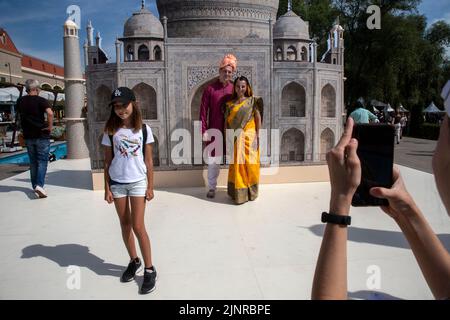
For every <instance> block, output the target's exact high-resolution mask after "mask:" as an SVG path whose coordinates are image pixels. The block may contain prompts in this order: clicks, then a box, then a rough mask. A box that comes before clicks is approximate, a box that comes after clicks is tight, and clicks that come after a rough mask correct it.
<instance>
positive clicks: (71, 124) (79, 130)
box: [64, 20, 89, 159]
mask: <svg viewBox="0 0 450 320" xmlns="http://www.w3.org/2000/svg"><path fill="white" fill-rule="evenodd" d="M78 29H79V28H78V26H77V25H76V23H75V22H73V21H72V20H67V21H66V22H65V23H64V82H65V95H66V109H65V114H66V118H65V120H66V133H67V158H68V159H85V158H89V149H88V144H87V141H88V134H87V121H86V120H87V119H86V118H85V117H84V115H83V112H82V108H83V107H84V96H85V87H84V84H85V80H84V79H83V73H82V71H81V70H82V69H81V57H80V43H79V38H78Z"/></svg>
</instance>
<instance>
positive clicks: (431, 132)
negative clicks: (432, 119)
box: [410, 123, 440, 140]
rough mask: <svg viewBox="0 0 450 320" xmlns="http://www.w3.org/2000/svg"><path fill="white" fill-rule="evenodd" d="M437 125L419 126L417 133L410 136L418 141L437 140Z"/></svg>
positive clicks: (426, 124) (425, 124)
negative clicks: (418, 139)
mask: <svg viewBox="0 0 450 320" xmlns="http://www.w3.org/2000/svg"><path fill="white" fill-rule="evenodd" d="M439 128H440V127H439V125H438V124H432V123H424V124H422V125H420V126H419V130H418V131H414V132H411V134H410V136H411V137H414V138H420V139H428V140H437V139H439Z"/></svg>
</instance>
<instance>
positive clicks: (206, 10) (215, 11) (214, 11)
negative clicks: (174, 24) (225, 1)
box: [167, 4, 275, 21]
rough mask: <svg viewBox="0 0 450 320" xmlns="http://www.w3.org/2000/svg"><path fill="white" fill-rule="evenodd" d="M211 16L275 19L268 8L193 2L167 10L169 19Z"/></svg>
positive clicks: (215, 17)
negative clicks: (181, 8)
mask: <svg viewBox="0 0 450 320" xmlns="http://www.w3.org/2000/svg"><path fill="white" fill-rule="evenodd" d="M208 17H212V18H214V19H217V18H219V19H220V18H227V19H229V18H245V19H256V20H264V21H268V20H269V19H272V20H275V16H273V15H272V14H271V12H269V11H268V10H263V9H257V8H217V7H212V6H204V7H202V8H199V7H197V6H196V5H195V4H194V5H190V4H186V5H185V6H183V10H168V12H167V18H168V20H169V21H177V20H185V19H195V18H199V19H205V18H208Z"/></svg>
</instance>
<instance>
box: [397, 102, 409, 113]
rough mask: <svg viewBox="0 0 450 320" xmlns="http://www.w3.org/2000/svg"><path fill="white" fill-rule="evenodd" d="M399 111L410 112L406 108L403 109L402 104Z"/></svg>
mask: <svg viewBox="0 0 450 320" xmlns="http://www.w3.org/2000/svg"><path fill="white" fill-rule="evenodd" d="M398 111H400V112H409V111H408V110H406V109H405V107H403V105H402V104H401V103H400V105H399V106H398Z"/></svg>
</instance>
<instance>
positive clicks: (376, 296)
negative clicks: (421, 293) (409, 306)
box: [348, 290, 404, 300]
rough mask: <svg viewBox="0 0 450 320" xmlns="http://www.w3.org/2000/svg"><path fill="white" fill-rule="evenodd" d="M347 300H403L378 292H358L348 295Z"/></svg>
mask: <svg viewBox="0 0 450 320" xmlns="http://www.w3.org/2000/svg"><path fill="white" fill-rule="evenodd" d="M348 298H349V300H404V299H402V298H399V297H395V296H392V295H390V294H387V293H384V292H379V291H368V290H360V291H355V292H349V293H348Z"/></svg>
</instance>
